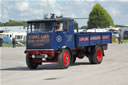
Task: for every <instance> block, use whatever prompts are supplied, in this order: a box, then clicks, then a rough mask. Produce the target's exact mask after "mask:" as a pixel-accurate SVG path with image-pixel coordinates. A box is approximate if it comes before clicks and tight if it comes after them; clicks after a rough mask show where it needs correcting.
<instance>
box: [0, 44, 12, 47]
mask: <svg viewBox="0 0 128 85" xmlns="http://www.w3.org/2000/svg"><path fill="white" fill-rule="evenodd" d="M2 47H12V44H3V45H2Z"/></svg>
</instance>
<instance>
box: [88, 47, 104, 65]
mask: <svg viewBox="0 0 128 85" xmlns="http://www.w3.org/2000/svg"><path fill="white" fill-rule="evenodd" d="M102 60H103V50H102V48H101V46H99V45H97V46H95V47H92V49H91V53H90V55H89V61H90V63H91V64H100V63H101V62H102Z"/></svg>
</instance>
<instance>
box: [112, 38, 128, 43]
mask: <svg viewBox="0 0 128 85" xmlns="http://www.w3.org/2000/svg"><path fill="white" fill-rule="evenodd" d="M121 41H122V42H123V43H128V39H127V40H123V39H121ZM112 43H118V40H117V41H113V42H112Z"/></svg>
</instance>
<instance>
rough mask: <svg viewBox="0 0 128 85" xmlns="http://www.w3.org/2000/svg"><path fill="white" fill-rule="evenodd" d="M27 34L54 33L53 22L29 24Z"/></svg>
mask: <svg viewBox="0 0 128 85" xmlns="http://www.w3.org/2000/svg"><path fill="white" fill-rule="evenodd" d="M27 32H31V33H40V32H41V33H44V32H53V22H45V23H29V24H28V27H27Z"/></svg>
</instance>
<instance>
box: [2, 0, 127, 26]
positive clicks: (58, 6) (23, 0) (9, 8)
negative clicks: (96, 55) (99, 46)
mask: <svg viewBox="0 0 128 85" xmlns="http://www.w3.org/2000/svg"><path fill="white" fill-rule="evenodd" d="M96 3H100V4H101V5H102V6H103V8H105V9H106V10H107V12H108V13H109V14H110V15H111V17H112V18H113V20H114V23H115V24H121V25H128V0H0V22H7V21H8V20H10V19H13V20H21V21H22V20H25V21H27V20H33V19H43V16H44V14H46V13H48V14H49V16H50V13H55V14H56V15H58V16H59V15H63V16H65V17H71V18H88V16H89V13H90V12H91V10H92V8H93V6H94V5H95V4H96ZM87 21H88V20H77V22H78V23H79V26H83V25H87Z"/></svg>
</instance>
